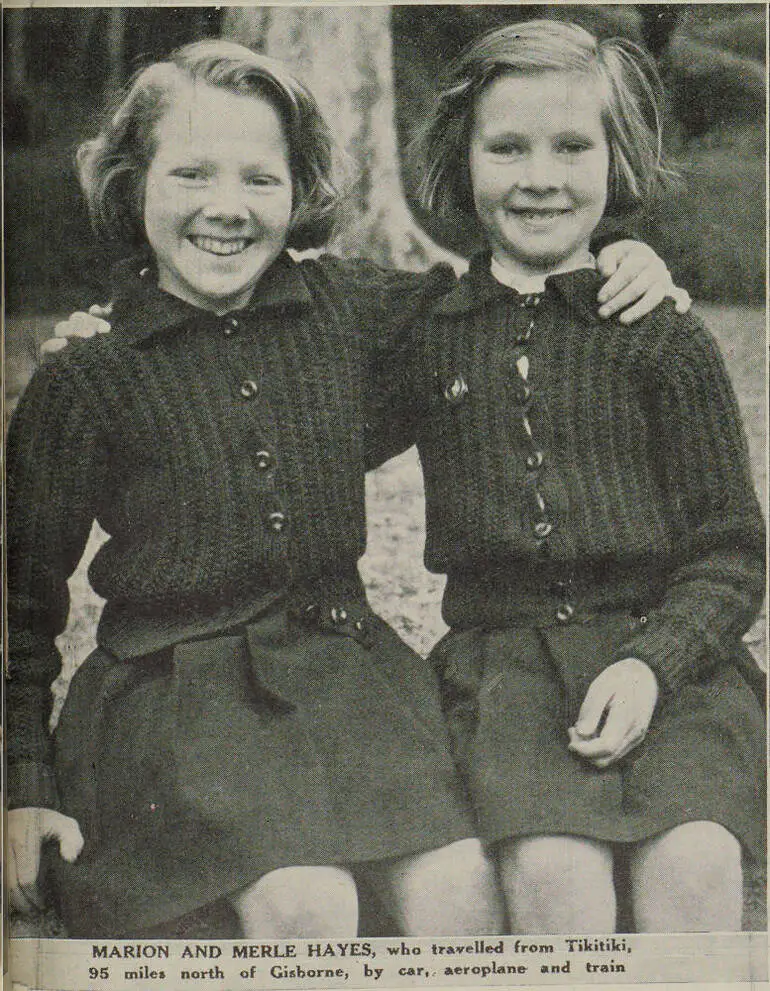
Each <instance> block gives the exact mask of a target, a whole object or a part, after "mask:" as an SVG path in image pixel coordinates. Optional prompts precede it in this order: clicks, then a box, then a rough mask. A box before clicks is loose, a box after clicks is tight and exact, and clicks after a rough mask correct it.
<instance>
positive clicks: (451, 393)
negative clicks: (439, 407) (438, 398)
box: [444, 375, 468, 403]
mask: <svg viewBox="0 0 770 991" xmlns="http://www.w3.org/2000/svg"><path fill="white" fill-rule="evenodd" d="M467 395H468V383H467V382H466V381H465V379H464V378H463V377H462V375H456V376H455V377H454V378H453V379H452V381H451V382H447V384H446V385H445V386H444V399H446V401H447V402H448V403H459V402H461V401H462V400H463V399H465V397H466V396H467Z"/></svg>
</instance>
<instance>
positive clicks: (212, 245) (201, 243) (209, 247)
mask: <svg viewBox="0 0 770 991" xmlns="http://www.w3.org/2000/svg"><path fill="white" fill-rule="evenodd" d="M188 241H189V242H190V243H191V244H192V245H193V246H194V247H195V248H197V249H198V250H199V251H207V252H208V253H209V254H211V255H239V254H240V253H241V252H242V251H245V250H246V248H248V246H249V245H250V244H251V243H252V242H251V241H250V240H249V239H248V238H245V237H235V238H227V239H224V238H219V237H198V236H196V235H194V234H191V235H190V237H189V238H188Z"/></svg>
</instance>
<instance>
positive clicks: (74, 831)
mask: <svg viewBox="0 0 770 991" xmlns="http://www.w3.org/2000/svg"><path fill="white" fill-rule="evenodd" d="M63 818H65V822H64V823H63V824H62V825H61V827H60V831H59V853H60V854H61V856H62V858H63V859H64V860H66V861H67V863H69V864H72V863H74V861H76V860H77V859H78V857H79V856H80V851H81V850H82V849H83V842H84V841H83V834H82V833H81V832H80V826H78V824H77V823H76V822H75V820H74V819H66V817H63Z"/></svg>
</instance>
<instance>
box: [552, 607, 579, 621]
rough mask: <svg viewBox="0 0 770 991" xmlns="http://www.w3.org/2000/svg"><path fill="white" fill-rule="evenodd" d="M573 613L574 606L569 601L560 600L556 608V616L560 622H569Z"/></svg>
mask: <svg viewBox="0 0 770 991" xmlns="http://www.w3.org/2000/svg"><path fill="white" fill-rule="evenodd" d="M574 615H575V607H574V606H573V605H572V603H571V602H562V604H561V605H560V606H559V608H558V609H557V610H556V618H557V619H558V620H559V622H560V623H569V621H570V620H571V619H572V617H573V616H574Z"/></svg>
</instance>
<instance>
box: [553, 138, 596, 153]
mask: <svg viewBox="0 0 770 991" xmlns="http://www.w3.org/2000/svg"><path fill="white" fill-rule="evenodd" d="M593 147H594V143H593V141H588V140H587V139H582V138H567V139H565V140H563V141H559V142H558V143H557V145H556V150H557V151H558V152H561V154H562V155H580V154H581V153H582V152H584V151H590V150H591V149H592V148H593Z"/></svg>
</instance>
